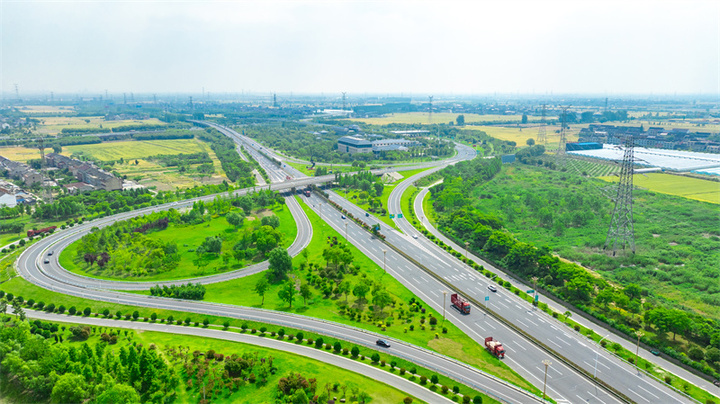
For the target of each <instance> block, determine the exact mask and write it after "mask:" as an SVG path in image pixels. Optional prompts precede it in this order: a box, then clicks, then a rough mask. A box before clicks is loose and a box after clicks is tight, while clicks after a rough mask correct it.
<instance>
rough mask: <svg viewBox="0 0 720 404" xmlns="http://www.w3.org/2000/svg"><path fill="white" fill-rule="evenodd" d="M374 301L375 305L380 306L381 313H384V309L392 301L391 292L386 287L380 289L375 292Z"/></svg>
mask: <svg viewBox="0 0 720 404" xmlns="http://www.w3.org/2000/svg"><path fill="white" fill-rule="evenodd" d="M372 301H373V304H374V305H375V307H376V308H379V309H380V313H382V312H383V309H384V308H385V307H387V305H389V304H390V303H392V297H390V294H389V293H388V292H387V291H386V290H385V289H380V290H378V291H376V292H375V293H374V294H373V300H372Z"/></svg>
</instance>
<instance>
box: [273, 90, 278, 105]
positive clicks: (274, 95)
mask: <svg viewBox="0 0 720 404" xmlns="http://www.w3.org/2000/svg"><path fill="white" fill-rule="evenodd" d="M273 108H277V93H273Z"/></svg>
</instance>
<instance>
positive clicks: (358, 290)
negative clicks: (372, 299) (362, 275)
mask: <svg viewBox="0 0 720 404" xmlns="http://www.w3.org/2000/svg"><path fill="white" fill-rule="evenodd" d="M369 291H370V285H368V284H367V283H366V282H361V283H359V284H357V285H356V286H355V287H354V288H353V295H354V296H355V297H357V298H358V300H359V301H360V302H361V303H362V302H364V301H365V296H366V295H367V294H368V292H369Z"/></svg>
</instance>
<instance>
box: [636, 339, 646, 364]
mask: <svg viewBox="0 0 720 404" xmlns="http://www.w3.org/2000/svg"><path fill="white" fill-rule="evenodd" d="M635 335H637V338H638V340H637V348H635V369H636V370H637V371H638V373H640V368H639V367H638V366H639V362H640V338H641V337H642V336H643V335H645V333H644V332H642V331H635Z"/></svg>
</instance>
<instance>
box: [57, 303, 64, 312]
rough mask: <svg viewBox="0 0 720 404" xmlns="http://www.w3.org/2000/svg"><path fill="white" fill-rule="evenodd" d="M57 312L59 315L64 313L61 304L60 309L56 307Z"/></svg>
mask: <svg viewBox="0 0 720 404" xmlns="http://www.w3.org/2000/svg"><path fill="white" fill-rule="evenodd" d="M57 311H58V313H60V314H63V313H65V306H63V305H62V304H61V305H60V307H58V309H57Z"/></svg>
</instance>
